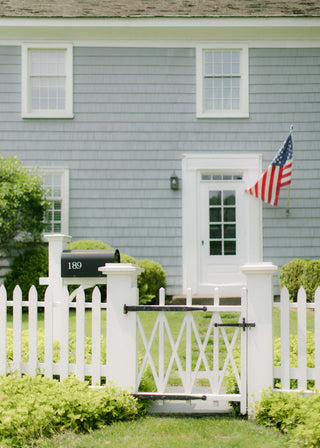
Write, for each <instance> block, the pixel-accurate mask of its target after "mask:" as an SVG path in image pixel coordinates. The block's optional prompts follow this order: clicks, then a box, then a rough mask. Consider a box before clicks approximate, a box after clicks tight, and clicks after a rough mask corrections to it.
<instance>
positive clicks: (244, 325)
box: [214, 318, 256, 331]
mask: <svg viewBox="0 0 320 448" xmlns="http://www.w3.org/2000/svg"><path fill="white" fill-rule="evenodd" d="M214 326H215V327H242V330H243V331H245V329H246V328H252V327H255V326H256V324H254V323H247V322H246V319H245V318H243V319H242V323H240V322H238V323H236V324H219V323H217V322H216V323H215V324H214Z"/></svg>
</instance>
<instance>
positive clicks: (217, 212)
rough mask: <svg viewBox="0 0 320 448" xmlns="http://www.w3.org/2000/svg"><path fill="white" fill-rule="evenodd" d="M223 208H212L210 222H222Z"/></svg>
mask: <svg viewBox="0 0 320 448" xmlns="http://www.w3.org/2000/svg"><path fill="white" fill-rule="evenodd" d="M221 221H222V219H221V209H220V208H210V222H221Z"/></svg>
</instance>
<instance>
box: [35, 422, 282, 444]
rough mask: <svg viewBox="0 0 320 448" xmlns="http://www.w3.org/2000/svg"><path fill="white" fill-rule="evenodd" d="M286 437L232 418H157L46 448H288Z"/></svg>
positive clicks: (58, 439)
mask: <svg viewBox="0 0 320 448" xmlns="http://www.w3.org/2000/svg"><path fill="white" fill-rule="evenodd" d="M285 445H286V437H285V436H283V435H281V434H280V433H276V432H275V431H272V430H268V429H266V428H264V427H262V426H258V425H257V424H256V423H254V422H252V421H247V420H241V419H235V418H231V417H201V418H193V417H185V416H184V417H156V416H147V417H144V418H141V419H138V420H136V421H134V422H120V423H115V424H113V425H111V426H109V427H106V428H104V429H101V430H99V431H94V432H93V433H92V434H89V435H75V434H70V433H68V434H64V435H62V436H58V437H56V438H55V439H53V440H47V441H41V443H40V445H38V446H41V447H42V448H221V447H223V448H248V447H250V448H284V447H285Z"/></svg>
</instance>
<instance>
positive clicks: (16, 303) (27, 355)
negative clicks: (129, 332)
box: [0, 285, 107, 384]
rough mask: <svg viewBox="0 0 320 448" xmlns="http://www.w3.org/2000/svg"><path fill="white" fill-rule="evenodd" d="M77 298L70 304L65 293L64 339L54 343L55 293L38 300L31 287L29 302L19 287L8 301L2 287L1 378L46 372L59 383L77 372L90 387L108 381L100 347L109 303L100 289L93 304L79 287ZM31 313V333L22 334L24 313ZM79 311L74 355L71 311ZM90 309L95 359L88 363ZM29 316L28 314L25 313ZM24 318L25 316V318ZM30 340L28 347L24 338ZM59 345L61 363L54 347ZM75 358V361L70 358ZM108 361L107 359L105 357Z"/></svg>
mask: <svg viewBox="0 0 320 448" xmlns="http://www.w3.org/2000/svg"><path fill="white" fill-rule="evenodd" d="M73 294H74V293H73ZM74 295H75V297H76V299H75V300H74V301H70V296H69V293H68V290H67V288H66V287H65V288H64V289H63V291H62V298H61V299H62V300H61V303H60V304H59V306H60V307H61V313H60V317H61V322H60V328H61V338H60V341H59V342H57V341H54V338H53V307H54V306H57V304H54V303H53V298H52V291H51V289H50V287H48V288H47V290H46V293H45V297H44V301H38V294H37V290H36V288H35V287H34V286H32V287H31V289H30V291H29V294H28V300H22V292H21V288H20V287H19V286H16V287H15V289H14V291H13V299H12V300H8V299H7V292H6V289H5V287H4V286H3V285H2V286H1V287H0V375H5V374H7V373H13V372H15V373H16V374H18V375H21V374H24V373H28V374H30V375H31V376H33V375H36V374H37V373H43V374H44V375H46V376H47V377H49V378H53V377H58V378H59V379H60V380H63V379H64V378H67V377H68V376H69V375H70V373H74V374H75V375H76V376H77V377H78V378H79V379H81V380H84V379H87V380H89V381H90V382H91V384H101V383H103V382H105V378H106V362H104V364H101V359H103V356H102V351H101V350H102V348H101V347H102V345H101V327H102V325H101V319H102V311H103V310H106V308H107V305H106V303H102V302H101V294H100V291H99V289H98V288H95V289H94V290H93V293H92V301H91V302H86V301H85V293H84V290H83V288H78V290H77V292H76V293H75V294H74ZM26 308H27V310H28V313H27V316H28V323H27V328H28V332H27V333H26V332H23V331H22V316H23V314H22V310H23V309H26ZM8 309H11V310H12V314H13V317H12V322H13V323H12V327H13V330H12V333H13V336H12V338H13V339H12V346H13V355H12V358H11V357H10V359H8V345H9V342H10V341H9V340H8V335H7V315H8ZM72 309H75V311H76V332H75V333H76V334H75V340H76V347H75V353H71V352H70V350H71V348H70V332H69V312H70V310H72ZM86 310H91V312H92V313H91V315H92V325H91V327H92V332H91V344H92V347H91V348H92V356H91V361H88V359H87V360H86V355H85V347H86V334H85V311H86ZM39 312H44V359H43V361H39V356H40V355H41V354H40V353H39V351H40V350H39V337H38V328H39V325H38V324H39V318H38V313H39ZM24 316H26V314H24ZM24 319H25V317H24ZM26 337H28V346H27V349H26V347H25V343H24V344H23V339H25V338H26ZM57 344H59V345H60V348H59V354H58V358H59V359H58V360H56V359H55V358H57V354H56V350H54V346H56V345H57ZM74 356H75V362H71V361H70V358H71V357H74ZM104 358H105V357H104Z"/></svg>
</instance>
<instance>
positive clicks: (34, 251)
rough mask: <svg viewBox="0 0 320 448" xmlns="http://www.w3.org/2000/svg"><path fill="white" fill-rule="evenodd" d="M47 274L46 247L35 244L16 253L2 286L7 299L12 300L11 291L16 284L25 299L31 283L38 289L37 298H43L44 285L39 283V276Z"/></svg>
mask: <svg viewBox="0 0 320 448" xmlns="http://www.w3.org/2000/svg"><path fill="white" fill-rule="evenodd" d="M47 276H48V248H47V247H46V246H42V245H36V246H33V247H31V248H30V249H27V250H26V251H25V252H23V253H22V254H20V255H18V256H17V257H16V258H15V259H14V260H13V262H12V266H11V269H10V271H8V273H7V274H6V276H5V278H4V286H5V287H6V290H7V296H8V299H9V298H10V299H11V300H12V293H13V290H14V288H15V286H16V285H19V286H20V288H21V290H22V296H23V298H24V299H25V300H26V299H27V298H28V292H29V289H30V288H31V286H32V285H34V286H35V287H36V289H37V291H38V300H43V298H44V292H45V290H46V286H40V285H39V277H47Z"/></svg>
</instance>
